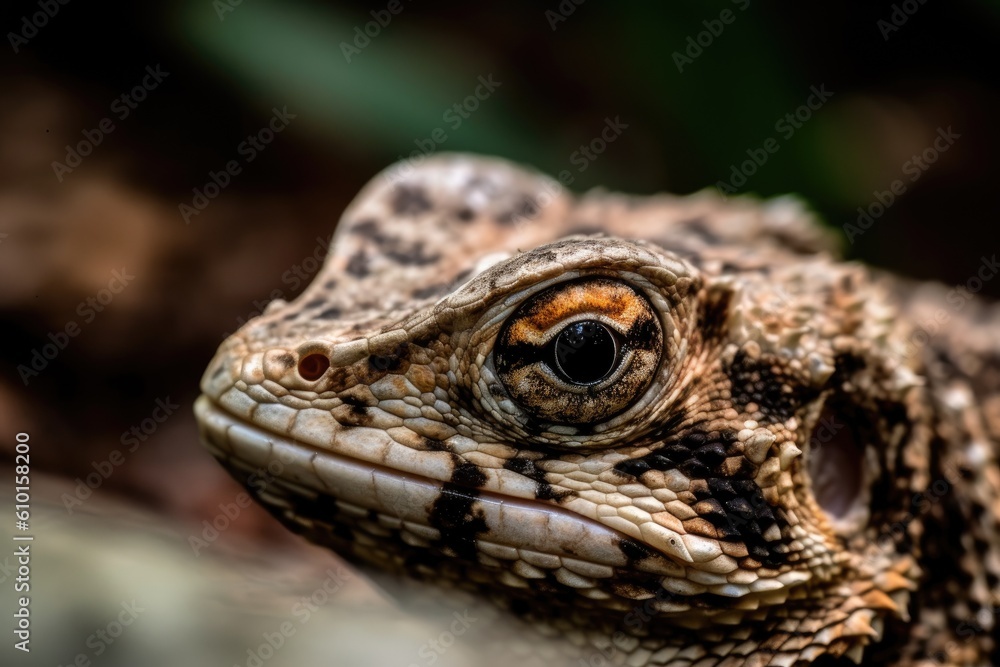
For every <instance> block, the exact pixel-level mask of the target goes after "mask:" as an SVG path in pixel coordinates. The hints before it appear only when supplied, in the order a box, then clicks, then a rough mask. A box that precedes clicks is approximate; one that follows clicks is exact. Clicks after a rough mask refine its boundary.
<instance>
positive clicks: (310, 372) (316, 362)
mask: <svg viewBox="0 0 1000 667" xmlns="http://www.w3.org/2000/svg"><path fill="white" fill-rule="evenodd" d="M328 368H330V360H329V359H327V358H326V355H323V354H307V355H306V356H304V357H302V358H301V359H300V360H299V375H301V376H302V378H303V379H305V380H310V381H311V380H318V379H320V378H321V377H323V373H326V371H327V369H328Z"/></svg>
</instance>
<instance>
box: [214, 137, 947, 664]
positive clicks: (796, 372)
mask: <svg viewBox="0 0 1000 667" xmlns="http://www.w3.org/2000/svg"><path fill="white" fill-rule="evenodd" d="M832 252H833V246H832V244H831V242H830V241H829V239H828V238H827V235H826V233H825V232H824V231H823V230H822V228H821V227H820V226H819V225H818V224H816V223H814V222H813V221H812V220H811V218H810V216H809V215H808V214H807V213H806V212H804V211H803V210H802V209H801V208H800V207H799V206H798V205H797V204H796V203H795V202H793V201H790V200H778V201H774V202H770V203H766V204H761V203H759V202H756V201H754V200H749V199H742V198H737V199H734V200H732V201H730V202H725V203H724V202H721V201H719V199H718V198H717V197H716V196H714V195H711V194H708V193H702V194H698V195H695V196H691V197H668V196H656V197H645V198H640V197H626V196H620V195H610V194H606V193H592V194H589V195H586V196H584V197H582V198H580V199H578V200H577V199H574V198H573V197H571V196H569V195H568V194H566V193H565V192H564V191H563V190H562V189H561V188H560V187H559V185H558V184H556V183H555V182H554V181H553V180H551V179H548V178H545V177H542V176H539V175H536V174H532V173H528V172H525V171H522V170H520V169H517V168H515V167H513V166H511V165H509V164H507V163H505V162H502V161H497V160H483V159H479V158H469V157H462V156H440V157H435V158H432V159H428V160H426V161H425V162H424V164H422V165H421V166H420V167H419V168H414V169H403V168H401V167H396V168H394V169H391V170H389V171H387V172H386V173H384V174H382V175H380V176H379V177H378V178H376V179H375V180H374V181H372V183H371V184H370V185H369V186H367V188H366V189H365V190H364V191H363V192H362V193H361V194H360V195H359V197H358V198H357V199H356V200H355V202H354V203H353V204H352V205H351V206H350V207H349V208H348V210H347V211H346V212H345V214H344V217H343V219H342V222H341V223H340V226H339V228H338V231H337V236H336V239H335V242H334V245H333V250H332V251H331V254H330V256H329V258H328V260H327V263H326V265H325V267H324V268H323V270H322V271H321V272H320V274H319V275H317V277H316V279H315V280H314V282H313V284H312V285H311V286H310V287H309V288H308V289H307V290H306V292H305V293H304V294H303V295H302V296H301V297H299V298H298V299H297V300H296V301H295V302H293V303H284V302H276V303H274V304H272V306H271V307H269V308H268V310H267V312H266V313H265V314H264V315H262V316H261V317H259V318H257V319H255V320H253V321H251V322H249V323H248V324H247V325H246V326H245V327H244V328H243V329H242V330H240V331H239V332H237V333H236V334H235V335H233V336H231V337H230V338H229V339H228V340H226V341H225V342H224V343H223V345H222V346H221V347H220V349H219V352H218V353H217V355H216V357H215V359H214V360H213V362H212V363H211V364H210V366H209V367H208V369H207V371H206V373H205V376H204V378H203V381H202V390H203V394H204V395H203V396H202V398H201V399H199V402H198V404H197V407H196V411H197V414H198V417H199V421H200V425H201V433H202V439H203V441H204V442H205V444H206V445H207V446H208V447H209V448H210V449H211V450H212V452H213V453H214V454H215V455H216V456H217V457H219V459H220V460H221V461H222V462H223V463H224V464H225V465H226V466H227V467H228V468H229V469H230V470H231V471H232V472H233V474H234V475H236V476H237V477H238V478H240V479H241V480H243V481H244V482H245V483H246V484H247V486H248V488H250V490H251V491H252V492H254V494H255V495H256V496H257V498H258V499H259V500H260V501H261V502H262V503H263V504H264V505H265V506H267V507H268V508H269V509H270V510H271V511H272V512H273V513H274V514H275V516H277V517H278V518H279V519H280V520H281V521H282V522H284V523H285V524H287V525H288V526H289V527H291V528H292V529H294V530H296V531H298V532H300V533H303V534H304V535H305V536H306V537H307V538H309V539H310V540H312V541H315V542H318V543H321V544H325V545H328V546H331V547H332V548H334V549H335V550H337V551H338V552H340V553H342V554H344V555H347V556H349V557H352V558H356V559H359V560H362V561H366V562H372V563H375V564H377V565H380V566H382V567H385V568H388V569H392V570H396V571H403V572H407V573H409V574H413V575H416V576H418V577H422V578H427V579H434V580H442V581H448V582H450V583H452V584H454V585H458V586H469V587H473V588H476V589H480V590H486V591H488V592H489V593H490V594H491V596H493V597H496V598H499V599H501V600H503V601H504V604H505V605H507V606H508V607H510V608H512V609H514V610H515V611H517V612H519V613H521V614H523V615H525V616H529V617H530V616H533V615H534V616H537V617H544V618H548V619H558V621H557V623H562V624H564V625H565V626H566V627H571V626H573V627H588V628H591V629H593V628H595V627H605V626H606V627H608V628H612V629H614V630H615V631H616V632H620V633H625V635H628V636H633V635H634V636H639V637H646V638H647V639H648V638H649V637H656V638H659V641H661V642H662V644H661V645H662V646H663V650H664V651H667V653H664V654H663V656H664V657H663V659H664V661H665V662H669V661H670V659H671V658H670V656H672V655H678V656H682V655H683V653H682V652H683V651H684V650H685V646H686V645H687V644H690V643H691V642H690V634H689V629H696V630H697V631H698V632H699V635H698V636H699V646H700V647H702V649H703V650H704V651H705V654H704V655H706V656H708V657H709V658H711V657H712V656H715V657H716V658H717V660H716V662H721V661H722V660H723V659H725V658H727V657H728V658H734V659H748V658H750V657H751V656H757V658H758V659H759V658H760V657H761V655H763V654H761V653H760V651H762V650H764V651H765V652H766V654H767V656H768V658H769V659H770V658H772V657H773V658H775V659H776V660H778V661H779V662H780V664H792V663H793V662H796V661H799V660H812V659H814V658H816V657H818V656H821V655H833V656H841V655H847V656H849V657H853V658H858V657H860V655H861V652H862V651H863V650H864V647H865V646H867V645H870V644H872V643H875V642H878V641H879V640H880V639H881V637H882V636H883V633H884V631H885V624H886V622H887V621H889V622H890V623H891V622H895V621H896V620H898V619H900V618H903V617H905V614H906V607H907V602H908V595H909V591H910V590H911V589H912V587H913V582H914V579H915V577H916V576H917V574H918V572H917V567H916V565H915V563H914V560H913V559H912V557H911V555H912V551H913V549H914V547H913V539H914V534H915V532H917V531H919V522H917V521H914V520H913V516H912V514H911V515H909V519H907V515H906V514H905V510H906V509H907V503H909V502H910V499H911V497H913V493H914V492H915V490H918V491H919V490H922V487H921V486H920V485H921V484H923V485H925V486H926V484H927V479H926V478H927V470H926V456H924V458H923V459H922V458H921V452H922V451H924V449H922V448H925V447H926V439H927V437H928V436H927V434H926V433H922V432H919V431H915V430H913V429H910V428H908V426H907V424H909V423H910V421H911V420H909V419H908V417H909V416H912V414H914V413H915V412H916V411H919V410H920V409H921V400H922V399H921V396H920V387H919V382H918V381H917V378H916V376H915V375H914V371H913V369H911V368H910V367H909V366H908V365H907V363H908V362H907V358H906V357H905V356H901V355H899V354H896V353H894V352H893V350H895V349H896V348H897V347H898V343H899V340H898V339H899V336H900V335H901V334H898V333H896V329H895V328H894V322H893V311H892V310H891V308H889V307H888V306H887V305H886V303H887V301H886V299H885V295H884V294H883V293H882V291H881V288H880V287H879V285H878V282H877V281H874V280H873V279H872V278H870V277H869V276H868V275H867V274H866V273H865V272H864V271H863V270H862V269H860V268H859V267H857V266H853V265H848V264H842V263H838V262H836V261H834V260H833V259H832V258H831V253H832ZM904 445H905V447H904ZM900 479H905V480H907V481H906V485H901V484H900V483H898V482H896V481H893V480H900ZM911 485H912V486H911ZM602 624H603V625H602ZM750 640H752V641H750ZM643 641H647V640H646V639H644V640H643ZM650 641H651V640H650ZM761 647H765V648H761ZM670 651H674V653H670ZM678 659H680V658H678ZM658 664H659V663H658ZM705 664H715V663H713V662H711V660H709V662H706V663H705Z"/></svg>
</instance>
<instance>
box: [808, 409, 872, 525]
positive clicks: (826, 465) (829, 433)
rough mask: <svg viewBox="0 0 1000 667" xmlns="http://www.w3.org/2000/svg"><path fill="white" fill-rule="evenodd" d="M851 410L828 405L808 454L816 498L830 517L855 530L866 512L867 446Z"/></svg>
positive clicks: (818, 423) (822, 414)
mask: <svg viewBox="0 0 1000 667" xmlns="http://www.w3.org/2000/svg"><path fill="white" fill-rule="evenodd" d="M857 427H858V425H857V424H856V423H855V420H853V419H851V413H850V411H847V410H843V409H841V408H840V407H838V406H837V405H836V404H831V403H829V402H828V403H827V405H826V406H825V407H824V408H823V411H822V413H821V414H820V417H819V419H818V420H817V422H816V424H815V426H814V427H813V432H812V436H811V437H810V439H809V449H808V452H807V455H806V467H807V471H808V473H809V478H810V481H811V483H812V493H813V497H814V498H815V499H816V503H817V504H818V505H819V506H820V508H821V509H822V510H823V511H824V512H825V513H826V514H827V516H828V518H829V519H830V520H831V521H832V522H833V523H834V524H835V525H838V526H841V527H853V526H854V525H856V524H857V523H858V522H859V521H860V520H861V513H863V510H864V498H863V496H864V493H865V488H864V481H865V470H864V458H865V457H864V446H863V443H862V442H861V438H860V437H859V434H858V430H857Z"/></svg>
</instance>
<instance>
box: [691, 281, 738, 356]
mask: <svg viewBox="0 0 1000 667" xmlns="http://www.w3.org/2000/svg"><path fill="white" fill-rule="evenodd" d="M732 301H733V292H732V290H730V289H729V288H718V289H709V290H708V291H707V293H706V294H705V296H704V298H703V299H702V303H701V312H700V314H699V318H698V327H699V329H700V330H701V337H702V340H704V341H706V342H708V343H710V344H711V343H719V342H721V341H723V340H724V339H725V338H726V334H727V333H728V328H727V326H726V324H727V322H728V321H729V308H730V305H731V304H732Z"/></svg>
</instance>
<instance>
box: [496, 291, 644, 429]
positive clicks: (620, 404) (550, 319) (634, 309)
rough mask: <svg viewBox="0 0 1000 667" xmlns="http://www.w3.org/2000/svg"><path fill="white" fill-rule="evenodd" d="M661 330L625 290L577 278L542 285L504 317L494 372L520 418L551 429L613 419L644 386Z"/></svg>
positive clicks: (641, 298) (636, 297)
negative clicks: (520, 411)
mask: <svg viewBox="0 0 1000 667" xmlns="http://www.w3.org/2000/svg"><path fill="white" fill-rule="evenodd" d="M662 348H663V333H662V330H661V328H660V322H659V318H658V317H657V316H656V313H655V312H654V311H653V307H652V306H651V305H650V303H649V301H648V300H647V299H646V298H645V297H644V296H642V295H641V294H640V293H639V292H637V291H636V290H635V289H633V288H632V287H631V286H629V285H627V284H625V283H623V282H620V281H616V280H611V279H608V278H584V279H581V280H577V281H572V282H567V283H561V284H559V285H555V286H553V287H549V288H548V289H545V290H543V291H541V292H539V293H538V294H536V295H534V296H533V297H531V298H530V299H528V300H527V301H526V302H525V303H523V304H522V305H521V306H520V307H519V308H518V309H517V310H516V311H514V313H513V314H512V315H511V316H510V317H509V318H508V319H507V321H506V322H505V323H504V325H503V327H502V328H501V330H500V334H499V336H498V337H497V342H496V345H495V346H494V357H493V359H494V363H495V366H496V370H497V374H498V375H499V377H500V380H501V381H502V382H503V384H504V387H505V388H506V389H507V391H508V392H509V394H510V395H511V397H512V398H513V399H514V401H515V402H516V403H517V404H518V405H519V406H520V407H521V408H522V409H523V410H524V411H525V412H527V413H529V414H530V415H532V416H533V417H536V418H538V419H542V420H545V421H548V422H552V423H557V424H588V423H594V422H599V421H602V420H605V419H608V418H609V417H612V416H614V415H616V414H618V413H620V412H622V411H623V410H625V409H626V408H627V407H629V405H630V404H631V403H632V402H633V401H635V400H636V399H637V398H638V397H639V396H640V395H641V394H642V392H643V390H645V389H646V387H648V386H649V383H650V381H651V380H652V378H653V375H654V373H655V372H656V369H657V366H658V365H659V360H660V354H661V350H662Z"/></svg>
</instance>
